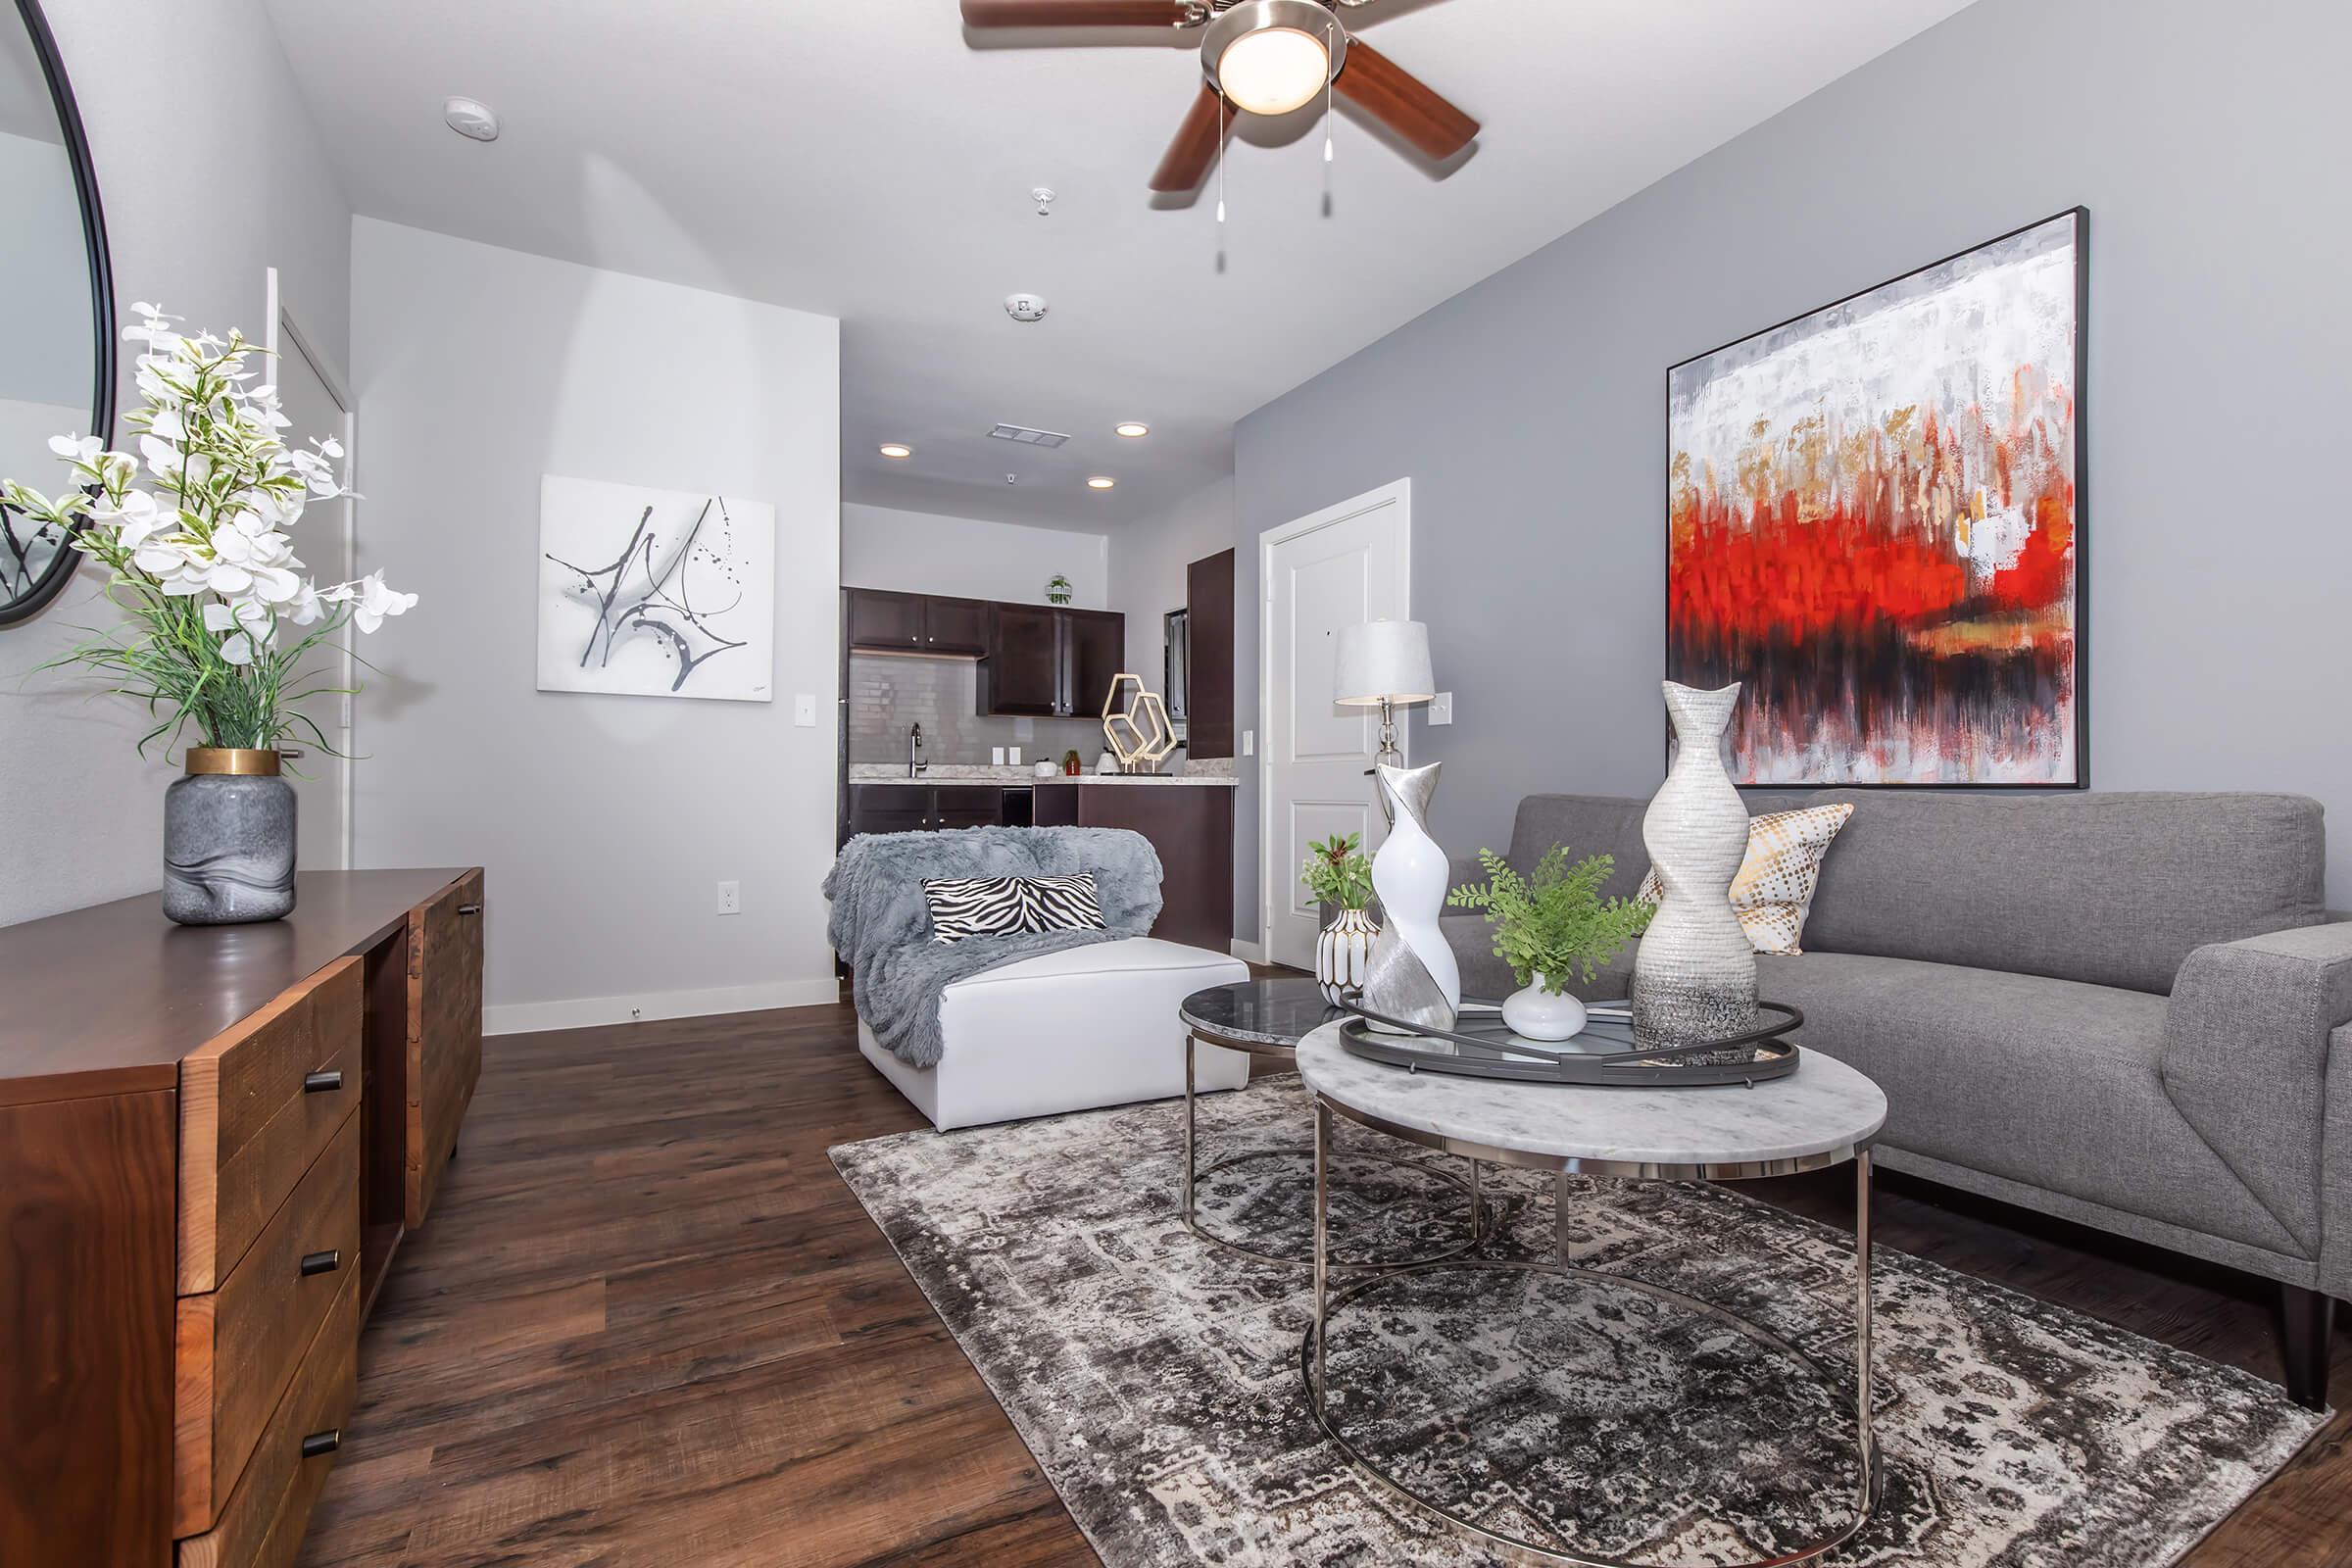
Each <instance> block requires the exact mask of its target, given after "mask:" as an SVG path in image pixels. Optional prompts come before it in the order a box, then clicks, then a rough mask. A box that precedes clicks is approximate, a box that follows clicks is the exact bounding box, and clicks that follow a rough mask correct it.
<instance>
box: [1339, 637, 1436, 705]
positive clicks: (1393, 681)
mask: <svg viewBox="0 0 2352 1568" xmlns="http://www.w3.org/2000/svg"><path fill="white" fill-rule="evenodd" d="M1339 643H1340V648H1339V667H1338V669H1337V671H1336V672H1335V678H1334V680H1333V682H1332V699H1331V700H1332V701H1333V702H1335V703H1339V704H1341V705H1343V706H1345V707H1348V708H1377V707H1379V706H1380V705H1381V704H1382V703H1384V702H1386V703H1426V702H1428V701H1429V700H1430V699H1431V698H1432V697H1435V696H1436V695H1437V694H1438V683H1437V680H1436V678H1435V677H1434V676H1432V675H1431V674H1430V672H1429V628H1428V627H1427V626H1425V625H1423V624H1422V623H1421V622H1420V621H1417V620H1372V621H1366V622H1365V623H1364V624H1362V625H1360V626H1342V627H1341V628H1340V637H1339Z"/></svg>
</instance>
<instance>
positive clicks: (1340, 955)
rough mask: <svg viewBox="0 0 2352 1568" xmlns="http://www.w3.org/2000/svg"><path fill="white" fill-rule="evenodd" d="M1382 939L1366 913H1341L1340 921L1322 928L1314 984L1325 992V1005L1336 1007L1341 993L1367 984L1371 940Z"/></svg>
mask: <svg viewBox="0 0 2352 1568" xmlns="http://www.w3.org/2000/svg"><path fill="white" fill-rule="evenodd" d="M1379 935H1380V927H1379V926H1377V925H1375V924H1374V923H1373V921H1372V915H1371V913H1370V911H1369V910H1365V909H1342V910H1341V911H1340V914H1339V918H1338V919H1336V920H1334V921H1332V922H1331V924H1329V925H1327V926H1325V927H1324V928H1323V934H1322V935H1321V936H1319V937H1317V938H1315V982H1316V984H1318V985H1320V986H1321V987H1322V988H1323V998H1324V1000H1325V1001H1327V1002H1329V1003H1331V1004H1332V1005H1334V1006H1337V1005H1339V1004H1340V994H1341V993H1342V992H1344V991H1353V990H1354V989H1355V988H1356V987H1358V986H1360V985H1362V984H1363V983H1364V971H1365V970H1366V969H1368V968H1369V967H1370V966H1371V962H1372V939H1373V938H1374V937H1377V936H1379Z"/></svg>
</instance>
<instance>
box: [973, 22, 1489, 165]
mask: <svg viewBox="0 0 2352 1568" xmlns="http://www.w3.org/2000/svg"><path fill="white" fill-rule="evenodd" d="M1366 3H1368V0H963V22H964V25H965V26H968V27H973V28H994V27H1175V28H1179V29H1183V30H1188V31H1189V30H1191V29H1193V28H1196V27H1197V28H1199V29H1201V77H1202V80H1201V92H1200V95H1199V96H1198V97H1196V98H1195V99H1194V100H1193V107H1192V110H1191V111H1190V112H1189V113H1188V114H1187V115H1186V116H1185V117H1184V123H1183V124H1182V125H1180V126H1178V127H1177V130H1176V139H1175V140H1174V141H1171V142H1170V143H1168V150H1167V152H1166V154H1165V155H1164V156H1162V157H1161V159H1160V161H1159V168H1158V170H1157V171H1156V172H1153V174H1152V189H1153V190H1156V191H1188V190H1193V189H1195V188H1197V187H1198V186H1199V185H1200V183H1201V177H1202V176H1203V175H1205V174H1206V173H1207V172H1208V167H1209V164H1210V162H1211V161H1212V160H1213V159H1214V158H1215V157H1216V155H1217V149H1218V148H1219V147H1220V146H1221V145H1223V142H1224V131H1225V123H1226V108H1225V106H1226V105H1227V104H1231V105H1232V106H1233V108H1234V109H1236V110H1238V111H1240V112H1242V113H1244V114H1252V115H1287V114H1289V113H1290V112H1291V111H1292V110H1294V109H1298V108H1301V107H1303V106H1304V105H1306V104H1308V103H1310V102H1312V101H1313V100H1314V97H1315V95H1316V94H1317V93H1319V92H1321V91H1323V89H1324V87H1325V85H1326V84H1327V83H1328V84H1329V86H1330V87H1331V90H1332V91H1334V92H1336V93H1338V94H1339V95H1340V96H1341V97H1343V98H1346V99H1348V101H1349V102H1351V103H1353V104H1354V105H1355V106H1356V107H1357V108H1359V109H1361V110H1363V111H1364V113H1366V114H1368V115H1370V116H1371V117H1372V118H1373V119H1375V120H1377V121H1379V122H1380V123H1382V124H1384V125H1387V126H1388V127H1389V128H1390V129H1391V130H1393V131H1395V132H1396V133H1397V135H1398V136H1400V137H1402V138H1403V139H1404V140H1405V142H1406V143H1407V144H1408V145H1410V146H1411V147H1413V148H1414V149H1415V150H1416V151H1418V152H1419V153H1421V154H1422V155H1423V156H1424V157H1427V158H1430V159H1432V160H1435V161H1438V162H1443V161H1445V160H1446V159H1448V158H1451V157H1452V156H1453V155H1454V154H1455V153H1458V152H1460V151H1461V150H1462V149H1463V148H1464V147H1467V146H1468V145H1469V144H1470V140H1471V138H1472V137H1474V136H1476V135H1477V134H1478V122H1477V121H1475V120H1472V119H1471V118H1470V117H1469V116H1468V115H1465V114H1463V113H1462V112H1461V111H1460V110H1459V109H1457V108H1455V107H1454V106H1453V105H1452V104H1449V103H1447V102H1446V100H1445V99H1444V98H1441V97H1439V96H1438V94H1437V93H1435V92H1434V91H1432V90H1431V89H1430V88H1429V86H1428V85H1427V84H1426V83H1424V82H1423V81H1422V80H1421V79H1420V78H1419V77H1417V76H1415V75H1414V74H1413V73H1410V72H1408V71H1406V70H1405V69H1404V68H1403V67H1401V66H1399V65H1397V63H1396V62H1395V61H1393V60H1391V59H1390V58H1389V57H1388V56H1386V55H1384V54H1382V53H1380V52H1379V51H1378V50H1376V49H1374V48H1373V47H1372V46H1371V45H1370V44H1368V43H1365V42H1363V41H1362V40H1361V39H1358V38H1353V37H1350V36H1349V35H1348V29H1347V28H1346V27H1345V26H1343V25H1341V23H1340V19H1339V11H1340V9H1341V8H1343V7H1346V8H1349V9H1352V8H1353V7H1356V6H1360V5H1364V4H1366Z"/></svg>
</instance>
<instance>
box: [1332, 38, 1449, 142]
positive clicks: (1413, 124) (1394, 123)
mask: <svg viewBox="0 0 2352 1568" xmlns="http://www.w3.org/2000/svg"><path fill="white" fill-rule="evenodd" d="M1331 85H1332V90H1333V91H1335V92H1337V93H1338V94H1339V95H1340V96H1341V97H1343V98H1345V99H1347V100H1348V102H1350V103H1352V104H1354V105H1356V106H1357V107H1358V108H1360V109H1362V110H1363V111H1364V112H1365V113H1366V114H1368V115H1370V116H1371V117H1372V118H1373V119H1375V120H1377V121H1379V122H1380V123H1382V124H1384V125H1386V126H1388V127H1389V128H1390V129H1391V130H1393V131H1395V132H1397V135H1399V136H1402V137H1403V138H1404V139H1405V140H1406V141H1407V142H1409V143H1411V144H1412V145H1413V147H1414V148H1416V149H1417V150H1418V151H1420V152H1421V153H1422V154H1423V155H1424V156H1426V157H1429V158H1433V159H1436V160H1437V161H1439V162H1441V163H1443V162H1444V161H1445V160H1446V159H1448V158H1451V157H1452V156H1453V155H1454V154H1455V153H1458V152H1460V151H1461V150H1462V149H1463V148H1465V147H1467V146H1469V145H1470V138H1471V137H1473V136H1475V135H1477V134H1478V122H1477V121H1475V120H1472V119H1471V118H1470V117H1469V116H1468V115H1465V114H1463V113H1462V112H1461V111H1460V110H1459V109H1456V108H1454V106H1453V105H1451V104H1449V103H1447V102H1446V100H1445V99H1443V98H1441V97H1439V96H1438V95H1437V93H1436V92H1435V91H1434V90H1432V89H1431V87H1430V86H1429V84H1428V83H1427V82H1424V81H1423V80H1422V79H1421V78H1420V77H1418V76H1416V75H1414V74H1413V73H1411V72H1409V71H1407V70H1405V69H1404V68H1403V67H1402V66H1400V65H1398V64H1397V62H1396V61H1394V60H1391V59H1390V58H1389V57H1388V56H1387V55H1384V54H1382V53H1381V52H1380V51H1379V50H1377V49H1375V48H1373V47H1372V46H1371V45H1370V44H1368V43H1366V42H1364V41H1363V40H1362V39H1361V38H1358V37H1356V36H1355V35H1354V34H1352V33H1350V34H1349V35H1348V58H1347V60H1346V61H1344V62H1342V64H1341V66H1340V73H1339V75H1337V76H1336V77H1334V78H1333V79H1332V83H1331Z"/></svg>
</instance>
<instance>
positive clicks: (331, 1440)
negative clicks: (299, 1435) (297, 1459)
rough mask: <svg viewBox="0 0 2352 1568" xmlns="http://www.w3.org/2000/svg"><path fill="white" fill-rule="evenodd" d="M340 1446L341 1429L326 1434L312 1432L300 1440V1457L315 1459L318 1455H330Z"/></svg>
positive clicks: (341, 1443)
mask: <svg viewBox="0 0 2352 1568" xmlns="http://www.w3.org/2000/svg"><path fill="white" fill-rule="evenodd" d="M341 1446H343V1429H342V1428H341V1427H336V1428H334V1429H333V1430H331V1431H327V1432H314V1433H312V1434H311V1435H310V1436H309V1437H307V1438H305V1439H303V1440H302V1456H303V1457H304V1458H305V1459H316V1458H318V1457H319V1455H320V1454H322V1453H332V1452H334V1451H335V1450H336V1449H337V1448H340V1447H341Z"/></svg>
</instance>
